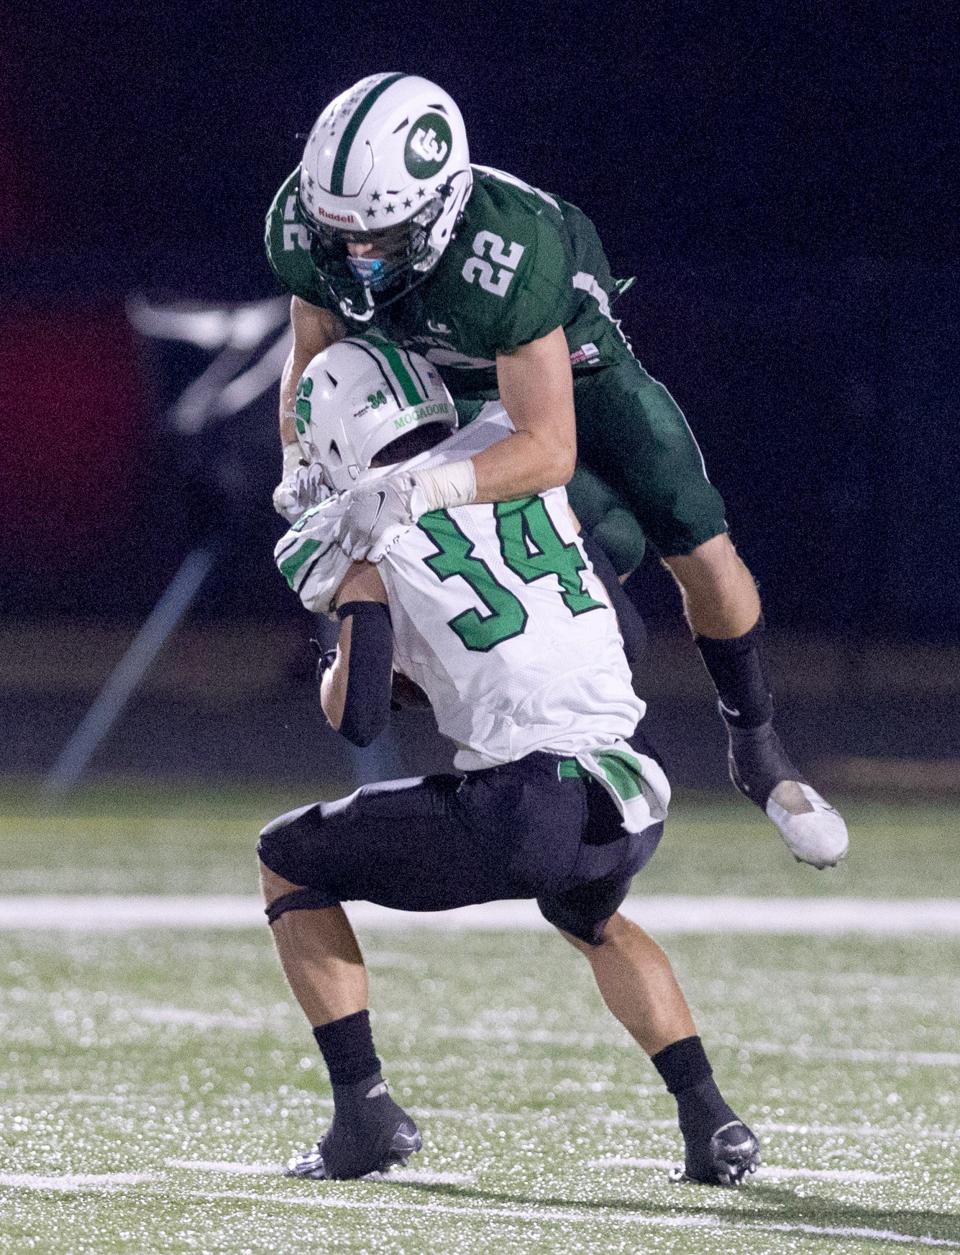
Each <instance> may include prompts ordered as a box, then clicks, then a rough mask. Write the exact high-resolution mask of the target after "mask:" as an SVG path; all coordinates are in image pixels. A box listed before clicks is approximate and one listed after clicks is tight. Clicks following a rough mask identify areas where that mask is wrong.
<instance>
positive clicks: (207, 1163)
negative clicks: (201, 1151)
mask: <svg viewBox="0 0 960 1255" xmlns="http://www.w3.org/2000/svg"><path fill="white" fill-rule="evenodd" d="M163 1166H164V1167H165V1168H182V1169H184V1170H185V1171H187V1172H220V1173H223V1175H224V1176H232V1177H279V1176H281V1175H282V1174H283V1169H282V1168H281V1166H280V1165H279V1164H278V1163H229V1162H227V1163H222V1162H221V1161H220V1160H218V1159H165V1160H164V1161H163Z"/></svg>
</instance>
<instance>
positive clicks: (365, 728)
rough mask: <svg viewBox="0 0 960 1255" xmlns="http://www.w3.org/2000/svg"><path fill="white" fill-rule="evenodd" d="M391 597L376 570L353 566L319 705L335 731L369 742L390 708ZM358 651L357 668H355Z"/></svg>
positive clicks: (343, 594)
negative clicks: (335, 646) (337, 636)
mask: <svg viewBox="0 0 960 1255" xmlns="http://www.w3.org/2000/svg"><path fill="white" fill-rule="evenodd" d="M386 604H387V594H386V590H385V588H384V586H383V581H382V580H381V578H380V576H379V574H378V572H377V568H376V567H375V566H374V565H373V564H372V563H370V562H354V563H353V565H352V566H351V567H350V569H349V571H348V572H347V574H346V577H345V578H344V581H343V583H342V584H341V585H340V589H339V591H338V593H337V607H338V610H337V613H338V615H339V616H340V619H341V628H340V639H339V641H338V643H337V651H336V655H335V658H334V661H333V664H332V666H330V667H328V668H327V669H326V671H325V672H324V674H323V678H322V680H321V683H320V704H321V706H322V707H323V713H324V714H325V715H326V717H327V719H328V720H329V722H330V725H331V727H333V728H335V729H336V730H337V731H338V732H342V733H343V734H344V736H346V737H348V739H349V740H352V741H354V742H355V743H357V744H369V742H370V741H371V740H373V737H374V736H376V735H377V733H378V732H379V731H380V730H381V728H382V726H383V723H385V721H386V717H387V713H388V711H389V706H390V679H391V659H392V653H393V651H392V648H391V641H390V636H389V623H390V620H389V615H388V614H387V612H386ZM355 651H356V662H357V664H358V665H356V666H354V667H353V668H352V670H351V658H352V657H353V656H354V652H355Z"/></svg>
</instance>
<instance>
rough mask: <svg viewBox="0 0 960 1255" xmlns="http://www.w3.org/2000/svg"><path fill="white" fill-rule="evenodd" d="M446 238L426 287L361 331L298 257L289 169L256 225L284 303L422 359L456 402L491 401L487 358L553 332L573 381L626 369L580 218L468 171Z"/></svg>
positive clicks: (552, 200) (603, 269)
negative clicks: (286, 297)
mask: <svg viewBox="0 0 960 1255" xmlns="http://www.w3.org/2000/svg"><path fill="white" fill-rule="evenodd" d="M473 172H474V185H473V191H472V192H471V194H470V198H469V200H468V201H467V204H466V208H465V210H464V214H463V218H462V219H461V221H460V224H459V226H458V228H457V233H456V236H455V237H454V238H453V240H451V242H450V244H449V245H448V246H447V248H446V250H445V251H444V253H443V255H442V257H441V258H440V260H439V262H438V263H437V265H436V267H435V268H434V270H433V271H432V272H431V273H430V275H429V277H428V278H427V279H426V280H425V281H424V282H423V283H420V284H419V285H418V286H417V287H415V288H414V289H412V290H411V291H410V292H409V293H407V294H406V295H405V296H403V297H401V298H400V299H399V300H397V301H394V302H393V304H391V305H387V306H385V307H384V308H383V309H380V310H378V311H377V312H376V313H375V315H374V318H373V320H372V322H366V323H365V322H361V321H359V320H356V321H354V320H351V319H350V318H349V317H347V316H345V315H344V313H343V311H342V310H341V309H340V307H339V305H338V303H337V301H336V298H335V297H334V296H333V294H332V293H331V292H330V290H329V288H328V287H327V286H326V284H325V282H324V280H323V278H322V277H321V276H320V274H319V273H318V271H317V269H316V267H315V265H314V263H313V260H312V258H311V256H310V247H309V235H308V232H307V227H306V223H305V220H304V219H303V218H302V216H301V214H300V209H299V205H298V201H297V182H298V179H299V175H300V169H299V167H298V168H297V169H296V170H295V171H294V172H293V174H291V175H290V177H289V178H288V179H287V181H286V182H285V183H284V184H283V186H282V187H281V188H280V191H279V192H278V193H277V195H276V197H275V199H274V202H273V204H272V205H271V206H270V210H269V212H268V214H267V225H266V248H267V257H268V258H269V261H270V265H271V266H272V267H273V270H274V273H275V274H276V276H277V278H278V279H279V280H280V282H281V283H282V284H283V286H284V287H285V288H287V289H288V290H289V291H290V292H292V293H293V294H294V295H295V296H299V297H302V298H303V300H305V301H308V302H309V303H310V304H311V305H318V306H321V307H323V308H325V309H330V310H332V311H333V312H334V313H336V314H337V315H339V317H340V318H342V319H343V320H344V322H345V323H346V325H347V328H348V334H351V333H357V332H361V331H364V330H370V329H376V330H377V331H380V332H381V333H382V334H383V335H384V336H386V337H388V338H389V339H391V340H394V341H396V342H397V343H399V344H402V345H403V346H404V348H407V349H412V350H414V351H415V352H417V353H421V354H423V356H424V357H426V358H427V359H428V360H429V361H431V362H433V364H434V365H435V366H436V367H437V369H438V370H439V371H440V374H441V375H442V376H443V381H444V383H445V384H446V385H447V387H448V388H449V389H450V391H451V393H452V394H453V396H454V397H455V398H457V399H459V400H471V399H476V400H479V399H487V398H492V397H495V396H496V395H497V378H496V368H495V363H496V357H497V354H498V353H508V352H510V351H512V350H513V349H516V348H517V347H518V346H520V345H522V344H528V343H529V342H530V341H531V340H537V339H540V337H542V336H545V335H547V334H548V333H549V332H551V331H553V330H554V329H555V328H557V327H563V330H564V334H565V336H566V339H567V344H568V346H569V349H570V360H571V364H572V366H573V370H574V374H575V375H577V376H579V375H581V374H583V373H590V372H592V371H593V370H595V369H596V368H597V367H598V366H609V365H613V364H614V363H617V362H622V361H624V360H625V359H630V358H631V356H632V355H631V352H630V346H629V344H628V342H627V340H626V338H625V337H624V335H623V333H622V332H621V331H620V325H619V323H618V322H617V321H616V320H615V319H614V318H613V317H612V315H611V313H610V298H611V296H612V295H614V293H615V286H614V281H613V278H612V276H611V274H610V267H609V265H608V263H607V259H606V257H605V256H604V252H603V248H602V246H601V244H600V240H599V238H598V236H597V232H596V229H595V227H594V225H593V223H592V222H591V221H590V219H589V218H588V217H587V216H586V214H584V213H582V212H581V210H579V209H577V207H576V206H575V205H570V204H568V203H566V202H565V201H562V200H560V199H559V198H558V197H556V196H551V195H548V194H547V193H546V192H541V191H539V190H537V189H536V188H534V187H530V186H529V185H528V184H526V183H523V182H522V181H521V180H520V179H516V178H514V177H513V176H512V175H509V174H504V173H503V172H502V171H500V170H491V169H488V168H486V167H484V166H474V167H473Z"/></svg>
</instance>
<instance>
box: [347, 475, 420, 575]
mask: <svg viewBox="0 0 960 1255" xmlns="http://www.w3.org/2000/svg"><path fill="white" fill-rule="evenodd" d="M346 496H347V503H346V509H345V511H344V515H343V520H342V522H341V523H340V525H339V529H338V536H339V540H340V544H341V545H342V547H343V548H344V550H346V552H347V553H348V554H349V555H350V557H351V558H352V559H353V561H354V562H360V561H362V560H363V559H366V560H367V561H368V562H379V561H380V559H381V558H382V557H383V555H384V554H385V553H387V552H388V550H389V549H390V548H392V546H393V545H395V544H396V543H397V541H398V540H399V539H400V537H401V536H402V535H403V534H404V532H406V531H407V530H408V529H409V528H410V527H412V526H413V524H414V523H415V522H416V520H417V519H418V518H419V517H420V515H421V514H423V513H424V510H425V509H426V502H425V501H424V500H423V499H422V498H423V494H422V493H421V492H420V491H419V488H418V485H417V483H416V481H415V480H414V478H413V476H412V475H388V476H385V477H384V478H383V479H377V480H375V481H373V482H372V483H370V484H368V485H364V486H362V487H359V488H354V489H352V490H351V491H350V492H349V493H348V494H346Z"/></svg>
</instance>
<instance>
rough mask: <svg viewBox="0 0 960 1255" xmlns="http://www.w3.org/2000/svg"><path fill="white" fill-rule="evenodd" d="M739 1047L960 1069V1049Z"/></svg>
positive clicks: (775, 1044)
mask: <svg viewBox="0 0 960 1255" xmlns="http://www.w3.org/2000/svg"><path fill="white" fill-rule="evenodd" d="M732 1044H735V1045H736V1048H737V1049H738V1050H747V1051H749V1052H750V1053H752V1054H758V1055H783V1054H789V1055H795V1056H796V1057H797V1058H798V1059H835V1060H837V1061H838V1062H843V1063H906V1064H909V1065H910V1066H911V1067H920V1068H960V1051H957V1050H869V1049H866V1048H864V1047H862V1046H851V1047H844V1046H811V1045H808V1044H807V1043H805V1042H790V1043H789V1044H788V1045H783V1044H782V1043H780V1042H775V1041H751V1042H748V1043H746V1044H741V1043H740V1042H736V1043H732Z"/></svg>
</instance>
